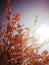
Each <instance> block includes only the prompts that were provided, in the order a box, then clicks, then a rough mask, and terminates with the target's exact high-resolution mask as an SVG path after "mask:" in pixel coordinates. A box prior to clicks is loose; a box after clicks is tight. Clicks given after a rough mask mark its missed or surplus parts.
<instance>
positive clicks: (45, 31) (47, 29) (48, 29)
mask: <svg viewBox="0 0 49 65" xmlns="http://www.w3.org/2000/svg"><path fill="white" fill-rule="evenodd" d="M36 33H37V35H38V36H39V42H43V41H45V40H48V39H49V26H46V25H41V26H40V27H39V28H38V29H37V30H36Z"/></svg>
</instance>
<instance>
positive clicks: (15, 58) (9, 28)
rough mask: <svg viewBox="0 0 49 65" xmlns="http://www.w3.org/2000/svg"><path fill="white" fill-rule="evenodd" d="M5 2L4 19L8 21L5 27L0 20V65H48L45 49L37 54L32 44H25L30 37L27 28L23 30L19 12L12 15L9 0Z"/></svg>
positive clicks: (48, 55) (48, 57) (48, 58)
mask: <svg viewBox="0 0 49 65" xmlns="http://www.w3.org/2000/svg"><path fill="white" fill-rule="evenodd" d="M7 2H8V4H7V6H8V7H7V8H6V14H7V16H6V19H7V20H8V21H9V22H8V23H7V24H6V28H5V29H4V27H3V26H4V24H3V22H0V38H1V39H0V65H3V64H4V65H48V63H49V54H48V52H47V50H45V51H43V53H42V54H38V50H37V48H34V47H33V46H32V45H29V46H27V44H28V40H30V39H31V38H30V36H29V31H28V30H29V28H25V30H26V32H25V31H24V28H23V25H21V24H20V22H19V20H20V19H21V14H14V15H13V16H12V12H11V6H10V0H8V1H7ZM15 24H16V26H15ZM15 32H16V34H15ZM14 34H15V35H14ZM34 40H36V39H35V38H34V37H33V38H32V42H33V41H34ZM34 42H35V41H34ZM34 42H33V43H34ZM33 43H32V44H33Z"/></svg>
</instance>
